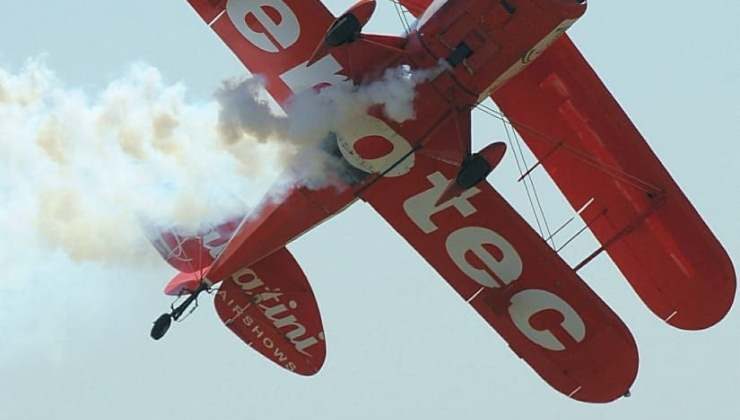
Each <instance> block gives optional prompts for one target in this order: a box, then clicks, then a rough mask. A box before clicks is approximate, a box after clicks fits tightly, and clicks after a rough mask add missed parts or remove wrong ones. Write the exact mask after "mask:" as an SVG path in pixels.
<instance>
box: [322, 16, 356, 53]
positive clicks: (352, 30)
mask: <svg viewBox="0 0 740 420" xmlns="http://www.w3.org/2000/svg"><path fill="white" fill-rule="evenodd" d="M360 32H362V25H360V21H359V20H357V18H356V17H355V15H353V14H351V13H347V14H346V15H344V16H342V17H340V18H339V19H337V20H336V21H335V22H334V24H333V25H332V27H331V28H329V32H327V34H326V38H325V39H324V41H325V42H326V45H328V46H330V47H338V46H340V45H344V44H349V43H350V42H354V41H355V40H357V38H359V37H360Z"/></svg>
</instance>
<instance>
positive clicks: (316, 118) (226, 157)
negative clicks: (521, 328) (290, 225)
mask: <svg viewBox="0 0 740 420" xmlns="http://www.w3.org/2000/svg"><path fill="white" fill-rule="evenodd" d="M437 71H439V70H437V69H434V70H429V71H422V72H415V73H412V72H410V71H409V70H408V69H406V68H398V69H392V70H389V71H388V72H386V74H385V75H384V77H382V78H381V79H380V80H378V81H375V82H373V83H370V84H367V85H363V86H359V87H358V86H349V85H346V86H336V87H333V88H327V89H324V90H322V91H320V92H308V93H305V94H302V95H299V97H297V98H296V99H295V100H294V101H293V105H292V112H291V116H290V118H288V117H286V116H285V115H284V114H279V113H275V112H273V110H272V109H271V107H270V106H269V104H268V103H267V102H266V101H265V100H264V98H263V96H262V95H263V94H262V91H261V85H260V81H259V79H244V80H240V81H230V82H225V83H224V85H223V88H222V89H220V90H219V92H217V94H216V99H215V100H212V101H208V102H193V101H189V100H188V98H187V95H186V93H187V92H186V89H185V87H184V86H183V85H182V84H167V83H165V82H164V80H163V77H162V75H161V74H160V73H159V72H158V71H157V70H156V69H154V68H152V67H149V66H146V65H134V66H132V67H131V69H130V70H129V71H128V72H127V73H126V74H125V75H124V76H123V77H121V78H119V79H118V80H116V81H114V82H112V83H110V84H109V85H108V86H106V87H105V88H104V89H102V90H101V91H100V92H98V93H95V94H89V93H86V92H83V91H81V90H78V89H73V88H69V87H67V86H65V85H64V84H63V83H62V82H61V81H60V80H59V79H57V78H56V77H55V75H54V73H53V72H52V71H51V70H50V69H48V68H47V67H46V66H45V65H44V64H43V63H42V62H40V61H38V60H32V61H29V62H28V63H27V65H26V66H25V67H24V68H22V69H21V70H20V71H17V72H10V71H8V70H5V69H2V68H0V270H2V271H0V272H1V273H2V275H0V301H1V302H2V305H3V310H2V311H0V341H2V342H3V343H5V344H4V345H3V346H0V366H2V365H4V364H5V363H9V364H15V363H17V361H18V357H17V356H18V355H23V356H24V357H26V358H28V357H29V356H28V355H29V354H31V355H37V354H39V355H41V357H44V358H48V359H49V360H51V361H52V362H58V363H61V362H62V361H63V360H64V359H65V358H66V357H67V356H65V351H66V350H65V349H66V348H68V347H72V346H71V345H69V344H68V342H70V341H71V340H72V337H76V338H77V339H80V338H84V339H87V340H89V339H90V337H91V336H96V334H101V335H104V334H105V332H104V331H107V325H109V324H118V325H119V326H124V327H126V325H127V324H126V323H125V322H124V321H123V319H125V318H126V316H128V315H126V308H122V307H120V305H121V304H122V303H123V302H132V301H137V302H138V301H140V299H141V298H142V297H141V296H138V295H137V294H141V293H145V294H146V296H148V297H147V299H156V298H154V297H153V294H156V292H157V291H158V290H159V289H160V287H161V285H162V284H163V283H164V282H165V280H166V279H160V278H159V277H161V276H162V275H165V276H166V275H167V273H166V272H164V270H162V269H161V268H162V267H164V265H163V264H161V263H159V262H158V256H157V255H156V251H155V250H154V248H153V247H151V246H150V245H149V244H148V241H147V239H146V238H145V236H144V235H143V232H142V230H141V228H140V224H141V220H142V218H143V219H145V220H147V221H149V222H151V223H153V224H155V225H158V226H177V227H178V228H179V229H180V230H185V231H195V230H200V229H202V228H203V227H204V226H208V225H216V224H218V223H220V222H222V221H224V220H227V219H230V218H232V217H233V216H235V215H243V214H246V213H248V211H249V210H250V208H252V207H253V206H254V205H256V204H257V202H258V201H259V200H260V199H261V197H262V196H263V194H264V193H265V192H266V191H267V190H268V189H269V188H270V185H271V184H272V183H273V181H274V180H275V179H277V178H278V177H280V178H282V179H281V181H282V185H284V186H286V187H287V186H290V185H295V184H302V185H305V186H308V187H312V188H319V187H322V186H326V185H327V183H328V182H329V181H328V180H329V178H327V176H326V174H327V169H331V168H334V167H335V165H336V163H337V162H336V161H333V160H332V159H333V158H331V157H329V155H327V154H326V153H325V152H323V150H322V149H321V147H320V146H321V143H322V142H323V141H324V139H325V138H326V137H327V135H328V134H329V133H330V132H332V131H333V130H334V128H336V127H337V126H341V125H342V124H345V123H346V122H347V121H351V120H352V119H353V118H355V117H356V116H357V115H359V114H361V113H365V112H366V111H367V110H368V109H369V108H371V107H373V106H376V105H380V106H382V107H383V109H384V112H385V114H386V115H387V116H388V118H390V119H393V120H396V121H399V122H402V121H405V120H407V119H410V118H413V117H414V108H413V102H414V98H415V87H416V85H417V84H418V83H421V82H423V81H425V80H428V79H429V78H431V77H434V75H435V74H436V72H437ZM286 173H287V175H288V177H287V178H286V176H285V175H286ZM281 174H282V176H281ZM91 262H92V264H91ZM154 264H159V265H154ZM110 266H113V268H114V269H110V268H111V267H110ZM155 267H160V268H159V269H156V268H155ZM153 274H156V279H158V280H159V282H158V283H156V284H152V286H151V287H147V288H146V290H144V291H142V289H144V287H143V283H141V282H143V281H146V282H149V281H151V280H155V279H154V278H151V277H153V276H152V275H153ZM99 279H104V280H105V281H100V280H99ZM137 279H138V280H137ZM122 296H123V297H124V298H123V299H121V297H122ZM126 296H128V298H125V297H126ZM119 302H120V303H119ZM117 305H118V306H117ZM133 315H136V316H137V317H140V318H141V317H143V318H144V319H143V320H140V324H141V325H144V323H145V322H146V321H147V320H148V318H147V317H148V314H141V313H138V312H136V313H134V314H133ZM124 324H126V325H124ZM140 324H139V323H137V324H136V325H137V326H139V325H140ZM126 328H133V326H129V327H126ZM91 329H92V330H94V331H92V330H91ZM143 336H145V332H144V333H142V337H143Z"/></svg>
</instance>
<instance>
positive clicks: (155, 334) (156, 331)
mask: <svg viewBox="0 0 740 420" xmlns="http://www.w3.org/2000/svg"><path fill="white" fill-rule="evenodd" d="M208 290H210V288H209V286H208V285H207V284H206V282H201V283H200V286H198V288H197V289H195V290H194V291H193V292H192V293H191V294H190V296H188V298H187V299H185V301H183V302H182V303H181V304H180V305H178V306H177V307H176V308H175V307H174V304H173V306H171V307H170V309H171V311H170V312H169V313H165V314H162V315H160V317H159V318H157V320H156V321H154V325H153V326H152V331H151V332H150V333H149V336H150V337H152V338H153V339H154V340H159V339H161V338H162V337H164V336H165V334H167V331H169V329H170V326H171V325H172V321H179V320H180V319H182V318H183V315H185V311H186V310H187V309H188V308H189V307H190V305H192V304H193V303H195V307H193V309H192V310H191V311H190V312H192V311H193V310H195V308H197V307H198V296H199V295H200V294H201V293H203V292H205V291H208ZM190 312H188V314H189V313H190Z"/></svg>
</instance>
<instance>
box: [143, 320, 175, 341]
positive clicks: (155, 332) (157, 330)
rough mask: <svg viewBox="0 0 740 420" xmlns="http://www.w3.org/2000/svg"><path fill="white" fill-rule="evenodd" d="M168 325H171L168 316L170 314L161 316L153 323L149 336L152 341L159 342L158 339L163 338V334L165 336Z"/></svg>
mask: <svg viewBox="0 0 740 420" xmlns="http://www.w3.org/2000/svg"><path fill="white" fill-rule="evenodd" d="M170 325H172V316H170V314H162V316H160V317H159V318H157V320H156V321H154V326H152V332H151V333H150V334H149V335H150V336H151V337H152V338H153V339H155V340H159V339H160V338H162V337H164V335H165V334H167V330H169V329H170Z"/></svg>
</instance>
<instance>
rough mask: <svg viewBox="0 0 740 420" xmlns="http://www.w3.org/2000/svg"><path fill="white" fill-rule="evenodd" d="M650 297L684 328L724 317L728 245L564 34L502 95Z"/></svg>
mask: <svg viewBox="0 0 740 420" xmlns="http://www.w3.org/2000/svg"><path fill="white" fill-rule="evenodd" d="M493 99H494V101H495V102H496V103H497V104H498V105H499V107H500V108H501V109H502V110H503V112H504V113H505V114H506V115H507V117H508V118H509V119H510V120H511V121H512V124H513V125H514V127H515V128H516V129H517V131H518V132H519V133H521V135H522V137H523V138H524V140H525V141H526V143H527V145H528V146H529V147H530V148H531V149H532V151H533V152H534V154H535V155H536V156H537V157H538V159H539V160H540V162H541V163H542V165H543V166H544V167H545V168H546V169H547V171H548V172H549V174H550V175H551V176H552V178H553V179H554V180H555V182H556V183H557V185H558V187H559V188H560V190H561V191H562V192H563V193H564V194H565V196H566V197H567V198H568V200H569V201H570V203H571V204H572V205H573V207H574V208H581V207H582V206H583V205H584V204H585V203H587V202H588V201H590V200H591V199H593V200H594V201H593V204H592V205H590V206H589V207H588V209H587V210H586V211H585V212H584V213H583V214H582V216H583V218H584V220H587V221H589V222H590V228H591V230H592V231H593V232H594V234H595V235H596V237H597V238H598V240H599V241H600V242H601V244H603V246H604V248H605V249H606V251H607V252H608V253H609V255H610V256H611V257H612V259H613V260H614V262H615V263H616V264H617V266H618V267H619V269H620V270H621V271H622V273H623V274H624V276H625V277H626V278H627V279H628V280H629V282H630V283H631V284H632V287H633V288H634V289H635V291H637V293H638V294H639V295H640V297H641V298H642V299H643V301H644V302H645V303H646V304H647V305H648V306H649V307H650V309H651V310H652V311H653V312H655V313H656V314H657V315H658V316H660V317H661V318H662V319H664V320H666V321H667V322H668V323H670V324H671V325H673V326H676V327H679V328H684V329H701V328H706V327H709V326H711V325H713V324H714V323H716V322H718V321H719V320H720V319H722V318H723V317H724V316H725V314H726V313H727V312H728V311H729V309H730V306H731V305H732V302H733V299H734V296H735V274H734V270H733V267H732V263H731V261H730V259H729V257H728V256H727V253H726V252H725V250H724V249H723V248H722V246H721V245H720V244H719V242H718V241H717V239H716V238H715V237H714V235H713V234H712V232H711V231H710V230H709V228H708V227H707V226H706V224H705V223H704V222H703V221H702V219H701V217H700V216H699V214H698V213H697V212H696V210H695V209H694V208H693V206H692V205H691V203H689V201H688V199H687V198H686V196H685V195H684V194H683V192H681V190H680V188H679V187H678V185H676V183H675V181H674V180H673V179H672V178H671V176H670V175H669V174H668V172H667V171H666V170H665V168H664V167H663V165H662V164H661V163H660V161H659V160H658V158H657V157H656V156H655V154H654V153H653V152H652V151H651V150H650V147H649V146H648V145H647V143H646V142H645V140H644V139H643V138H642V136H641V135H640V133H639V132H638V131H637V129H636V128H635V126H634V125H633V124H632V122H631V121H630V120H629V117H627V115H626V114H625V113H624V111H623V110H622V109H621V108H620V106H619V104H618V103H617V102H616V100H615V99H614V98H613V97H612V95H611V94H610V93H609V91H608V90H607V89H606V87H605V86H604V85H603V83H602V82H601V81H600V80H599V78H598V76H597V75H596V73H595V72H594V71H593V70H592V68H591V67H590V66H589V64H588V62H587V61H586V60H585V59H584V58H583V56H582V55H581V54H580V52H579V51H578V49H577V48H576V46H575V45H574V44H573V42H572V41H571V40H570V39H569V38H568V37H567V36H563V37H562V38H561V39H560V40H559V41H557V42H556V43H555V44H553V45H552V46H551V47H550V48H549V49H548V50H547V51H546V52H545V53H544V54H543V55H542V56H541V57H540V58H539V59H538V60H537V61H535V62H534V63H533V64H532V65H531V66H530V67H528V68H527V69H526V70H525V71H524V72H522V73H521V74H520V75H518V76H517V77H515V78H514V79H512V80H511V81H510V82H509V83H508V84H506V85H504V86H503V87H502V88H500V89H499V90H498V91H496V92H495V93H494V95H493Z"/></svg>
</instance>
